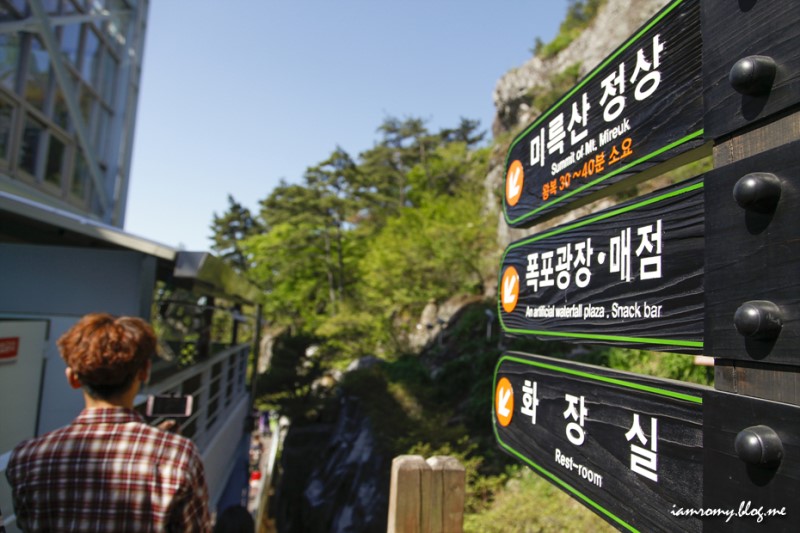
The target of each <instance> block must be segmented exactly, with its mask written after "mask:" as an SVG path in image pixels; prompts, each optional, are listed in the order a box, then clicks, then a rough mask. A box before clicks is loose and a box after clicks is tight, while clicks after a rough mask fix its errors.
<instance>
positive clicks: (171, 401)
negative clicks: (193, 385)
mask: <svg viewBox="0 0 800 533" xmlns="http://www.w3.org/2000/svg"><path fill="white" fill-rule="evenodd" d="M145 413H146V414H147V416H175V417H188V416H191V415H192V396H191V395H187V396H153V395H150V396H148V397H147V408H146V411H145Z"/></svg>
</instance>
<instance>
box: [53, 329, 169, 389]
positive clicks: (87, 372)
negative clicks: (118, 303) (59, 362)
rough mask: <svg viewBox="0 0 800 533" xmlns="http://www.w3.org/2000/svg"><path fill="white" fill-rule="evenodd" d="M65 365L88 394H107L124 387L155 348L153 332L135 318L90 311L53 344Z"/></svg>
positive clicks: (145, 362) (129, 382)
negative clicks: (56, 346)
mask: <svg viewBox="0 0 800 533" xmlns="http://www.w3.org/2000/svg"><path fill="white" fill-rule="evenodd" d="M56 344H57V345H58V349H59V351H60V352H61V357H62V358H63V359H64V362H66V363H67V366H68V367H70V368H71V369H72V371H73V372H74V373H75V374H77V376H78V379H79V380H80V382H81V384H82V385H83V386H84V387H85V388H86V389H87V391H88V392H89V394H91V395H92V396H99V397H104V398H107V397H110V396H114V395H116V394H118V393H120V392H122V391H124V390H126V389H127V388H128V386H129V385H130V384H131V383H132V382H133V379H134V377H135V376H136V373H137V372H138V371H139V370H140V369H142V368H143V367H144V366H145V365H146V364H147V361H148V360H149V359H150V357H151V356H152V355H153V354H154V353H155V350H156V335H155V333H154V332H153V328H152V327H150V325H149V324H148V323H147V322H145V321H144V320H142V319H141V318H137V317H130V316H122V317H115V316H114V315H110V314H108V313H92V314H88V315H86V316H84V317H83V318H81V319H80V320H79V321H78V323H77V324H75V325H74V326H72V328H70V329H69V331H67V332H66V333H65V334H64V335H62V336H61V338H59V339H58V342H57V343H56Z"/></svg>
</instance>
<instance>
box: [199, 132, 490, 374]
mask: <svg viewBox="0 0 800 533" xmlns="http://www.w3.org/2000/svg"><path fill="white" fill-rule="evenodd" d="M484 135H485V134H484V133H483V132H481V131H480V130H479V123H478V122H477V121H474V120H469V119H465V118H462V119H461V120H460V122H459V123H458V124H457V125H456V126H455V127H453V128H445V129H442V130H440V131H438V132H434V131H431V130H430V129H429V128H428V127H427V125H426V122H425V121H424V120H422V119H420V118H414V117H410V118H404V119H399V118H396V117H388V118H386V119H385V120H384V122H383V123H382V124H381V125H380V126H379V127H378V128H377V136H378V140H377V141H376V143H375V144H374V145H373V146H372V147H371V148H370V149H368V150H365V151H364V152H362V153H361V154H359V156H358V157H357V158H353V157H352V156H351V155H350V154H348V153H347V152H346V151H345V150H344V149H342V148H340V147H337V148H336V149H335V150H334V151H333V152H332V153H331V154H330V156H328V157H327V158H326V159H325V160H323V161H321V162H319V163H318V164H316V165H313V166H310V167H308V168H307V169H306V171H305V173H304V174H303V176H302V179H301V180H300V182H298V183H289V182H286V181H281V182H280V183H279V184H278V186H277V187H275V189H274V190H273V191H272V192H270V193H269V195H267V196H266V197H265V198H263V199H261V200H260V201H259V203H258V205H259V207H260V210H259V212H258V213H257V215H255V216H253V215H251V213H250V212H249V210H247V209H246V208H244V207H243V206H242V205H241V204H239V203H238V202H236V201H235V200H234V199H233V197H229V198H228V202H229V209H228V211H227V212H226V213H224V214H223V215H221V216H217V215H216V214H215V216H214V221H213V224H212V230H213V232H214V243H215V245H214V249H215V251H217V252H218V253H219V254H220V255H221V256H222V257H223V258H224V259H226V260H228V261H229V262H231V264H232V265H234V266H235V267H236V268H238V269H239V270H240V271H246V273H247V275H248V276H249V277H250V279H251V280H252V281H253V282H254V283H256V284H257V285H258V286H260V287H262V288H263V290H264V301H263V305H264V314H265V317H266V318H267V319H268V321H269V322H270V323H272V324H274V325H278V326H285V327H289V328H291V331H293V332H294V333H295V334H301V335H306V336H309V337H314V338H316V339H319V342H320V343H321V345H320V353H321V354H323V355H325V357H327V359H328V360H329V361H333V362H335V360H337V359H338V360H350V359H352V358H354V357H359V356H362V355H369V354H374V353H376V352H377V351H379V350H380V347H381V345H383V344H385V342H386V341H387V340H388V339H390V338H391V337H392V336H393V332H391V331H387V330H390V329H391V327H392V316H394V315H396V314H397V313H402V312H406V311H408V310H416V309H417V308H418V307H420V306H421V305H424V304H425V303H426V302H427V301H428V300H431V299H435V300H442V299H446V298H449V297H451V296H453V295H456V294H459V293H476V292H477V293H480V292H481V291H483V289H484V284H485V283H487V282H489V283H493V274H492V272H493V268H492V267H491V266H489V265H487V263H486V261H485V259H484V255H485V251H486V250H487V249H491V248H492V240H493V239H492V235H491V233H490V231H489V230H488V228H489V227H490V224H488V223H487V220H486V219H485V215H484V213H483V209H482V195H483V188H482V183H483V179H484V176H485V174H486V170H487V167H488V163H487V160H488V149H487V148H481V147H480V145H481V143H482V141H483V138H484Z"/></svg>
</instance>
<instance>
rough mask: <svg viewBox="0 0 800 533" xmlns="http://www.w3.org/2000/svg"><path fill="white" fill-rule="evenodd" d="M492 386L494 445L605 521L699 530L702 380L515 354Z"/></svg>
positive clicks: (643, 527) (648, 528)
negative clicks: (692, 513)
mask: <svg viewBox="0 0 800 533" xmlns="http://www.w3.org/2000/svg"><path fill="white" fill-rule="evenodd" d="M494 387H495V402H494V406H495V409H494V417H493V420H494V429H495V435H496V437H497V441H498V443H499V444H500V446H501V447H502V448H503V449H504V450H505V451H506V452H507V453H509V454H511V455H512V456H514V457H516V458H517V459H519V460H521V461H522V462H524V463H525V464H527V465H528V466H530V467H531V468H532V469H533V470H534V471H536V472H537V473H538V474H539V475H541V476H543V477H544V478H546V479H547V480H548V481H550V482H551V483H553V484H554V485H556V486H557V487H559V488H560V489H562V490H564V491H565V492H567V493H568V494H570V495H571V496H573V497H574V498H575V499H577V500H578V501H580V502H581V503H583V504H584V505H586V506H587V507H588V508H589V509H591V510H592V511H594V512H596V513H597V514H599V515H600V516H601V517H603V518H604V519H606V520H607V521H608V522H609V523H611V524H612V525H614V526H615V527H617V528H618V529H620V530H629V531H637V530H639V531H700V530H701V529H702V528H701V522H700V520H699V519H698V518H696V517H678V516H676V515H674V514H672V513H673V512H674V511H675V509H679V508H697V507H699V506H700V504H701V502H702V494H703V479H702V469H703V468H702V459H703V450H702V448H703V440H702V425H703V419H702V392H703V391H704V390H706V388H705V387H699V386H695V385H689V384H686V383H681V382H677V381H671V380H663V379H657V378H651V377H647V376H640V375H636V374H631V373H628V372H620V371H613V370H609V369H604V368H600V367H594V366H590V365H581V364H577V363H572V362H568V361H562V360H558V359H551V358H548V357H541V356H534V355H529V354H522V353H516V352H511V353H508V354H506V355H504V356H502V357H501V358H500V361H499V362H498V364H497V367H496V369H495V376H494Z"/></svg>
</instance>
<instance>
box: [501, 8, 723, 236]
mask: <svg viewBox="0 0 800 533" xmlns="http://www.w3.org/2000/svg"><path fill="white" fill-rule="evenodd" d="M702 89H703V84H702V79H701V37H700V14H699V0H676V1H674V2H671V3H670V4H669V5H667V6H666V7H665V8H664V9H663V10H662V11H661V12H659V13H658V14H656V15H655V16H654V17H653V18H652V19H651V20H650V21H649V22H648V23H647V24H646V25H645V26H644V27H642V28H641V29H640V30H639V31H638V32H637V33H636V34H635V35H633V36H632V37H631V38H630V39H629V40H628V41H627V42H626V43H624V44H623V45H622V46H621V47H620V48H618V49H617V50H616V51H615V52H613V53H612V54H611V55H610V56H608V58H606V59H605V60H604V61H603V62H602V63H601V64H600V65H599V66H598V67H597V68H596V69H595V70H594V71H593V72H591V73H590V74H589V75H587V76H586V77H585V78H584V79H583V80H582V81H581V82H580V83H579V84H578V85H576V86H575V87H574V88H573V89H572V90H571V91H570V92H568V93H567V94H566V95H565V96H564V97H563V98H562V99H561V100H560V101H558V102H557V103H556V104H555V105H553V106H552V107H551V108H549V109H548V110H547V111H545V112H544V113H542V115H541V116H540V117H539V118H538V119H537V120H536V121H535V122H534V123H533V124H531V125H530V126H529V127H528V128H527V129H525V131H523V132H522V133H521V134H520V135H519V136H517V137H516V139H514V141H513V142H512V144H511V147H510V148H509V151H508V155H507V157H506V187H505V194H504V200H503V207H504V214H505V219H506V222H508V224H510V225H511V226H514V227H527V226H530V225H532V224H533V223H534V222H538V221H541V220H543V219H545V218H548V217H551V216H554V215H556V214H559V213H561V212H564V211H567V210H569V209H570V208H572V207H575V206H577V205H580V204H581V203H585V202H587V201H589V200H592V199H594V198H596V197H598V196H600V195H601V194H609V193H610V192H611V191H613V189H610V188H609V186H610V185H612V184H616V183H619V182H621V181H623V180H625V181H626V184H628V185H629V184H631V183H633V182H635V181H639V180H643V179H647V178H649V177H653V176H655V175H658V174H659V173H660V172H663V171H665V170H667V169H668V168H670V167H669V166H666V165H663V164H664V163H667V162H669V165H670V166H677V165H678V163H679V162H685V161H686V160H688V159H691V158H696V157H700V156H701V155H704V154H707V153H709V151H710V149H706V150H696V151H694V152H692V153H691V154H688V152H689V151H690V150H692V149H693V148H698V147H700V146H701V145H702V144H703V142H704V141H703V127H702V115H703V102H702ZM680 154H685V157H683V158H676V156H678V155H680ZM659 165H660V166H659ZM656 167H658V168H656Z"/></svg>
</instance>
